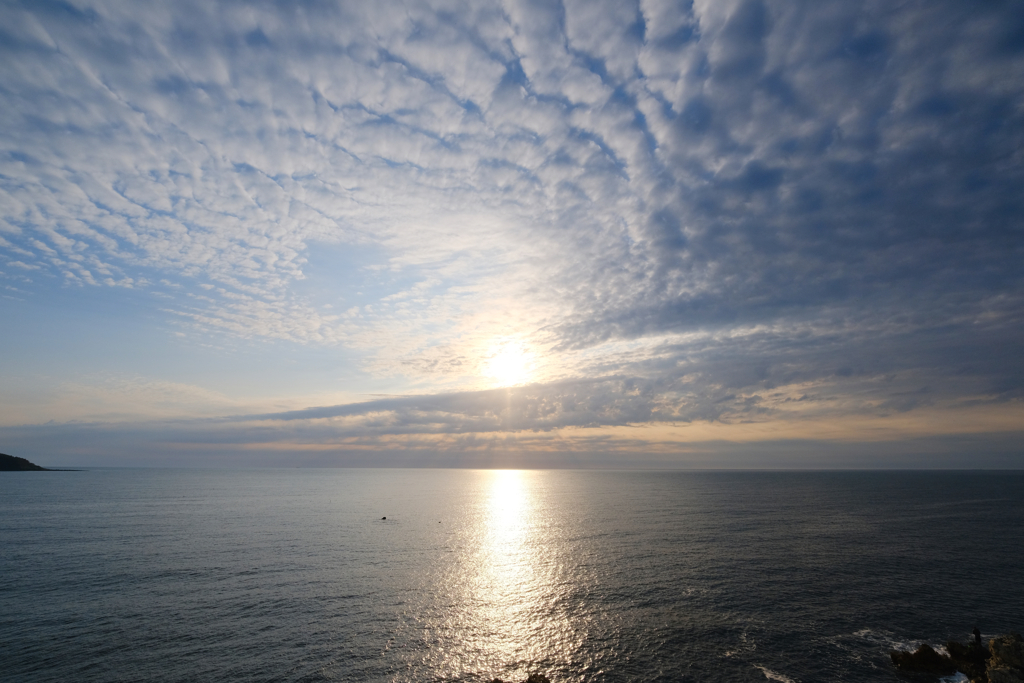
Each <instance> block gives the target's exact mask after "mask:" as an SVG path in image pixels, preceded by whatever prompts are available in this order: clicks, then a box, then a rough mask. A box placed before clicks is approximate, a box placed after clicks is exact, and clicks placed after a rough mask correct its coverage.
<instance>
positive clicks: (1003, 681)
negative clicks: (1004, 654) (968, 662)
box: [988, 666, 1024, 683]
mask: <svg viewBox="0 0 1024 683" xmlns="http://www.w3.org/2000/svg"><path fill="white" fill-rule="evenodd" d="M1022 681H1024V674H1021V672H1020V670H1019V669H1012V668H1010V667H1008V666H1000V667H997V668H992V667H989V669H988V683H1021V682H1022Z"/></svg>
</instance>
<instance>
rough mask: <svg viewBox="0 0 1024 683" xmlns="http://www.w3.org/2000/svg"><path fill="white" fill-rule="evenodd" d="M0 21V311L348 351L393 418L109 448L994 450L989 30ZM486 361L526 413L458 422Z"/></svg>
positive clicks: (274, 10)
mask: <svg viewBox="0 0 1024 683" xmlns="http://www.w3.org/2000/svg"><path fill="white" fill-rule="evenodd" d="M0 13H2V16H3V18H4V21H3V22H2V24H3V26H4V27H5V28H4V29H3V35H0V49H2V50H3V52H4V56H3V64H4V66H3V67H2V68H0V107H2V109H0V112H2V113H0V116H2V120H3V121H4V126H3V128H2V130H0V145H2V152H0V206H2V214H0V273H2V277H3V282H4V285H5V287H6V291H7V292H8V295H9V296H11V297H15V298H19V299H24V300H28V301H29V302H31V301H33V300H34V298H35V299H42V298H44V297H46V296H48V295H50V293H52V292H53V291H56V290H57V289H60V290H61V291H65V290H67V289H69V288H70V289H74V288H82V289H83V290H84V289H88V288H101V289H102V288H106V289H109V290H110V294H109V296H110V297H117V296H119V294H118V292H119V291H120V292H123V291H125V290H127V289H131V290H136V291H142V292H146V293H147V294H148V295H150V296H151V297H152V301H153V302H154V303H153V307H154V308H156V309H158V310H159V311H160V314H161V316H162V320H164V321H165V322H166V323H167V324H168V325H171V326H176V327H177V328H178V329H182V330H186V331H189V332H195V333H201V334H203V335H207V337H208V338H214V339H218V338H241V339H248V340H253V341H254V343H270V342H269V341H266V340H277V342H275V343H286V344H297V345H326V346H337V347H339V348H348V349H358V350H359V351H360V353H362V354H363V358H364V360H363V365H362V366H361V367H362V371H363V372H365V373H366V374H367V375H368V376H369V377H371V378H375V377H381V378H394V377H399V378H405V381H407V382H408V383H409V384H408V386H409V387H410V390H409V391H408V392H407V395H404V396H400V397H394V398H390V397H389V398H378V399H371V400H368V401H362V402H356V403H351V404H345V405H340V406H333V407H324V408H312V409H308V410H298V411H285V412H273V411H267V412H261V413H255V414H246V415H242V416H239V417H225V418H218V419H215V420H211V419H209V418H204V419H198V418H193V417H189V418H188V419H186V420H184V421H183V422H180V423H174V422H162V423H159V424H156V423H146V425H147V426H144V425H142V423H139V424H138V425H137V426H136V427H133V428H132V430H133V431H132V432H131V433H132V434H134V435H135V436H134V437H133V438H137V439H143V435H145V434H148V435H150V436H151V437H152V438H153V439H156V440H160V441H161V442H174V443H180V444H183V445H182V446H181V447H182V448H187V446H186V445H184V444H187V443H188V442H190V441H194V442H202V443H205V444H216V443H220V444H222V445H223V444H227V443H234V444H237V445H239V446H240V447H241V446H249V447H256V446H261V447H262V446H266V447H268V448H269V447H272V446H274V445H275V444H278V445H281V444H286V445H287V444H291V445H293V446H294V445H296V444H301V445H303V447H305V446H310V447H312V446H314V445H316V444H327V445H333V446H336V447H337V448H338V449H341V450H344V449H345V448H352V449H364V450H366V452H372V451H374V450H375V449H377V450H385V451H387V452H389V453H394V452H397V451H398V450H401V448H410V449H416V448H424V449H427V450H430V451H431V452H439V451H441V450H443V449H444V448H449V449H452V450H456V451H458V450H460V449H461V450H463V451H473V450H474V449H479V448H484V447H488V448H489V447H494V448H499V447H500V448H521V449H531V448H533V449H538V450H540V451H547V450H557V449H559V448H562V449H563V450H565V449H568V450H572V449H578V447H577V446H572V445H567V443H568V441H570V440H571V439H574V438H576V439H584V440H585V443H586V448H588V449H592V450H595V451H601V450H602V449H605V450H609V451H611V450H615V449H624V450H629V449H633V450H644V449H648V450H649V449H651V448H654V447H655V446H654V445H652V444H662V443H676V444H678V443H683V442H685V441H687V437H685V436H679V434H684V435H685V433H686V432H685V429H687V428H694V427H698V426H700V425H707V424H720V425H733V426H739V425H753V424H789V425H794V424H798V423H799V424H823V423H826V422H828V423H835V424H847V425H849V427H848V428H843V429H839V428H837V432H836V433H835V434H832V435H831V436H834V437H836V438H840V439H844V440H855V439H856V438H876V439H882V438H893V437H894V435H898V434H903V435H904V436H906V437H907V438H918V437H923V435H927V434H934V433H935V432H936V425H937V424H946V425H951V426H948V429H949V430H951V431H952V432H956V433H978V432H985V433H989V432H990V433H993V434H1003V435H1004V436H1005V435H1007V434H1010V433H1012V432H1014V430H1016V431H1017V432H1019V430H1020V424H1021V416H1022V408H1021V400H1022V390H1024V360H1022V359H1021V354H1020V348H1021V346H1022V343H1024V315H1022V314H1024V308H1022V293H1024V290H1022V278H1024V268H1022V267H1021V264H1022V263H1024V206H1022V204H1024V195H1022V193H1021V188H1022V187H1024V163H1022V162H1024V85H1022V84H1024V19H1022V15H1021V13H1020V12H1019V7H1018V6H1017V5H1016V4H1015V3H1013V2H1004V3H999V2H990V3H984V4H980V5H979V4H977V3H968V2H911V3H899V4H894V3H890V2H868V1H864V2H843V1H836V2H762V1H759V0H745V1H740V2H721V1H716V2H700V1H696V2H654V1H652V2H646V1H645V2H639V3H630V2H620V1H618V0H616V1H614V2H594V1H591V0H588V1H582V0H580V1H575V0H574V1H566V2H561V3H559V2H502V3H498V2H470V3H460V2H434V3H427V2H423V3H420V2H401V3H397V2H365V3H327V2H322V3H321V2H311V3H286V4H281V3H269V2H268V3H259V2H252V3H233V2H202V3H189V2H180V3H174V4H173V5H166V6H161V5H150V4H146V5H140V4H139V3H121V2H93V3H90V2H25V3H21V4H18V3H7V4H5V5H4V6H3V8H2V9H0ZM338 271H346V272H348V275H347V276H346V278H345V279H339V278H338V276H337V272H338ZM493 339H505V340H508V339H514V340H515V342H516V343H517V344H522V345H523V346H524V347H525V348H529V349H530V350H531V352H532V353H534V354H535V357H536V359H537V360H536V363H535V365H536V368H535V372H534V373H533V375H532V376H531V378H530V382H529V383H528V384H526V386H520V387H516V388H514V389H482V388H481V386H482V385H481V383H480V382H479V380H478V378H479V375H480V373H481V369H482V368H483V367H484V365H485V361H486V355H487V353H488V351H487V349H488V344H490V343H492V342H491V340H493ZM218 400H220V399H218ZM950 415H959V416H961V417H960V418H959V419H960V421H958V420H957V419H950V418H949V416H950ZM943 416H945V417H943ZM880 420H881V421H885V420H888V421H889V423H888V424H892V425H895V426H893V427H892V429H891V430H889V429H888V428H886V429H883V430H882V431H880V432H879V435H878V436H876V437H870V435H867V436H865V435H864V433H862V434H861V436H860V437H857V436H856V435H855V434H856V433H857V432H858V431H862V432H863V431H864V430H866V431H870V430H871V429H878V425H879V424H882V422H879V421H880ZM1015 425H1016V426H1015ZM677 428H678V429H680V430H682V431H680V432H678V433H673V434H672V435H670V434H667V433H663V432H657V433H656V434H655V433H653V432H650V430H654V431H657V430H658V429H677ZM12 429H13V428H12ZM66 429H71V430H72V431H74V432H75V433H76V434H78V435H79V436H80V437H81V438H85V437H84V436H82V435H83V434H87V433H95V434H103V435H104V436H103V437H102V438H104V439H111V438H113V437H112V436H111V435H112V434H113V433H115V432H117V431H118V429H122V432H121V433H128V432H125V431H123V430H124V429H127V428H122V427H117V425H111V424H106V423H103V424H101V423H99V422H97V423H95V424H93V425H92V426H89V425H79V426H74V425H72V426H68V427H67V428H66ZM602 429H604V430H605V431H604V432H601V430H602ZM40 430H43V428H42V427H22V428H18V431H17V432H16V433H15V432H11V431H8V436H9V437H10V438H11V439H14V440H15V441H18V442H19V443H30V442H31V439H34V438H42V437H41V436H40V434H42V431H40ZM588 430H594V431H588ZM629 430H637V434H636V435H629V434H628V432H629ZM644 430H648V431H644ZM901 430H902V431H901ZM986 430H988V431H986ZM44 431H45V430H44ZM939 431H941V430H939ZM812 432H813V430H812ZM53 433H54V434H56V432H53ZM68 433H70V432H68ZM694 433H697V432H694ZM735 433H739V432H735ZM780 433H781V434H782V436H785V437H787V438H789V437H793V438H797V437H801V436H807V437H808V438H811V437H814V438H818V437H821V438H825V437H828V436H830V435H829V434H825V433H823V432H813V433H810V436H808V433H807V432H806V431H801V429H800V428H797V427H791V428H787V429H783V430H782V431H781V432H780ZM700 434H703V436H701V437H699V438H711V437H709V436H707V434H705V433H704V432H700ZM723 434H725V433H724V432H723ZM157 435H159V436H157ZM186 435H192V436H186ZM509 435H512V436H515V435H518V436H515V438H516V439H519V441H516V442H515V443H514V444H511V445H510V442H508V441H507V440H506V439H507V438H511V437H510V436H509ZM761 437H764V438H769V437H765V436H764V435H763V434H762V435H761V436H760V437H757V438H761ZM54 438H57V437H56V436H55V437H54ZM61 438H63V437H61ZM97 438H99V437H97ZM592 438H595V439H604V441H602V442H600V443H597V442H595V441H593V440H588V439H592ZM723 438H724V437H723ZM745 438H746V437H745ZM749 438H754V437H749ZM993 438H995V437H993ZM999 438H1000V439H1001V438H1004V437H999ZM446 439H448V440H446ZM612 442H614V443H616V444H619V445H618V446H615V447H614V448H613V447H611V446H608V444H609V443H612ZM580 443H584V442H580ZM481 444H484V446H481ZM274 447H276V446H274ZM289 447H290V446H289ZM295 447H296V448H299V447H298V446H295ZM658 447H660V446H658ZM211 448H212V446H211ZM281 448H285V446H281ZM1000 448H1001V447H1000ZM300 450H301V449H300ZM1016 457H1017V461H1016V464H1017V465H1020V464H1021V463H1020V459H1019V458H1020V454H1019V451H1018V455H1017V456H1016ZM1000 462H1003V464H1005V461H1000Z"/></svg>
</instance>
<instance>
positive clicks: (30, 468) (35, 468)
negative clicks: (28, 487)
mask: <svg viewBox="0 0 1024 683" xmlns="http://www.w3.org/2000/svg"><path fill="white" fill-rule="evenodd" d="M0 472H81V470H72V469H66V468H51V467H41V466H40V465H37V464H35V463H34V462H29V461H28V460H26V459H25V458H19V457H17V456H14V455H7V454H6V453H0Z"/></svg>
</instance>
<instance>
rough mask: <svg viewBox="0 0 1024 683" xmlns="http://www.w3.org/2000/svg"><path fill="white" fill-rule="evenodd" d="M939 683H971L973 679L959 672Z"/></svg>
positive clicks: (943, 678) (941, 679) (942, 679)
mask: <svg viewBox="0 0 1024 683" xmlns="http://www.w3.org/2000/svg"><path fill="white" fill-rule="evenodd" d="M939 681H940V683H970V681H971V679H969V678H967V676H966V675H964V674H962V673H960V672H959V671H957V672H956V673H955V674H953V675H952V676H943V677H942V678H940V679H939Z"/></svg>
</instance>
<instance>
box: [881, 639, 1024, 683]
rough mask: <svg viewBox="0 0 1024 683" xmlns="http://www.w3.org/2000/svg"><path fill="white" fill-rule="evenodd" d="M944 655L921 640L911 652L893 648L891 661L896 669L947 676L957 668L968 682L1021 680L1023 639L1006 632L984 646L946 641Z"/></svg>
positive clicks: (1023, 677) (1023, 679)
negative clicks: (919, 645)
mask: <svg viewBox="0 0 1024 683" xmlns="http://www.w3.org/2000/svg"><path fill="white" fill-rule="evenodd" d="M946 651H947V652H949V654H948V655H944V654H941V653H939V652H936V651H935V650H934V649H933V648H932V647H931V646H930V645H928V644H926V643H922V644H921V647H919V648H917V650H915V651H914V652H901V651H899V650H893V651H892V652H890V653H889V656H890V657H891V658H892V663H893V664H895V665H896V668H898V669H899V670H900V671H916V672H923V673H931V674H936V675H939V676H948V675H950V674H952V673H955V672H957V671H959V672H960V673H962V674H964V675H965V676H967V678H969V679H970V681H971V683H1022V682H1024V638H1021V635H1020V634H1019V633H1009V634H1007V635H1003V636H999V637H998V638H993V639H992V640H990V641H988V647H985V646H983V645H981V644H979V643H967V644H966V645H965V644H964V643H958V642H957V641H955V640H951V641H949V642H948V643H946Z"/></svg>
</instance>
